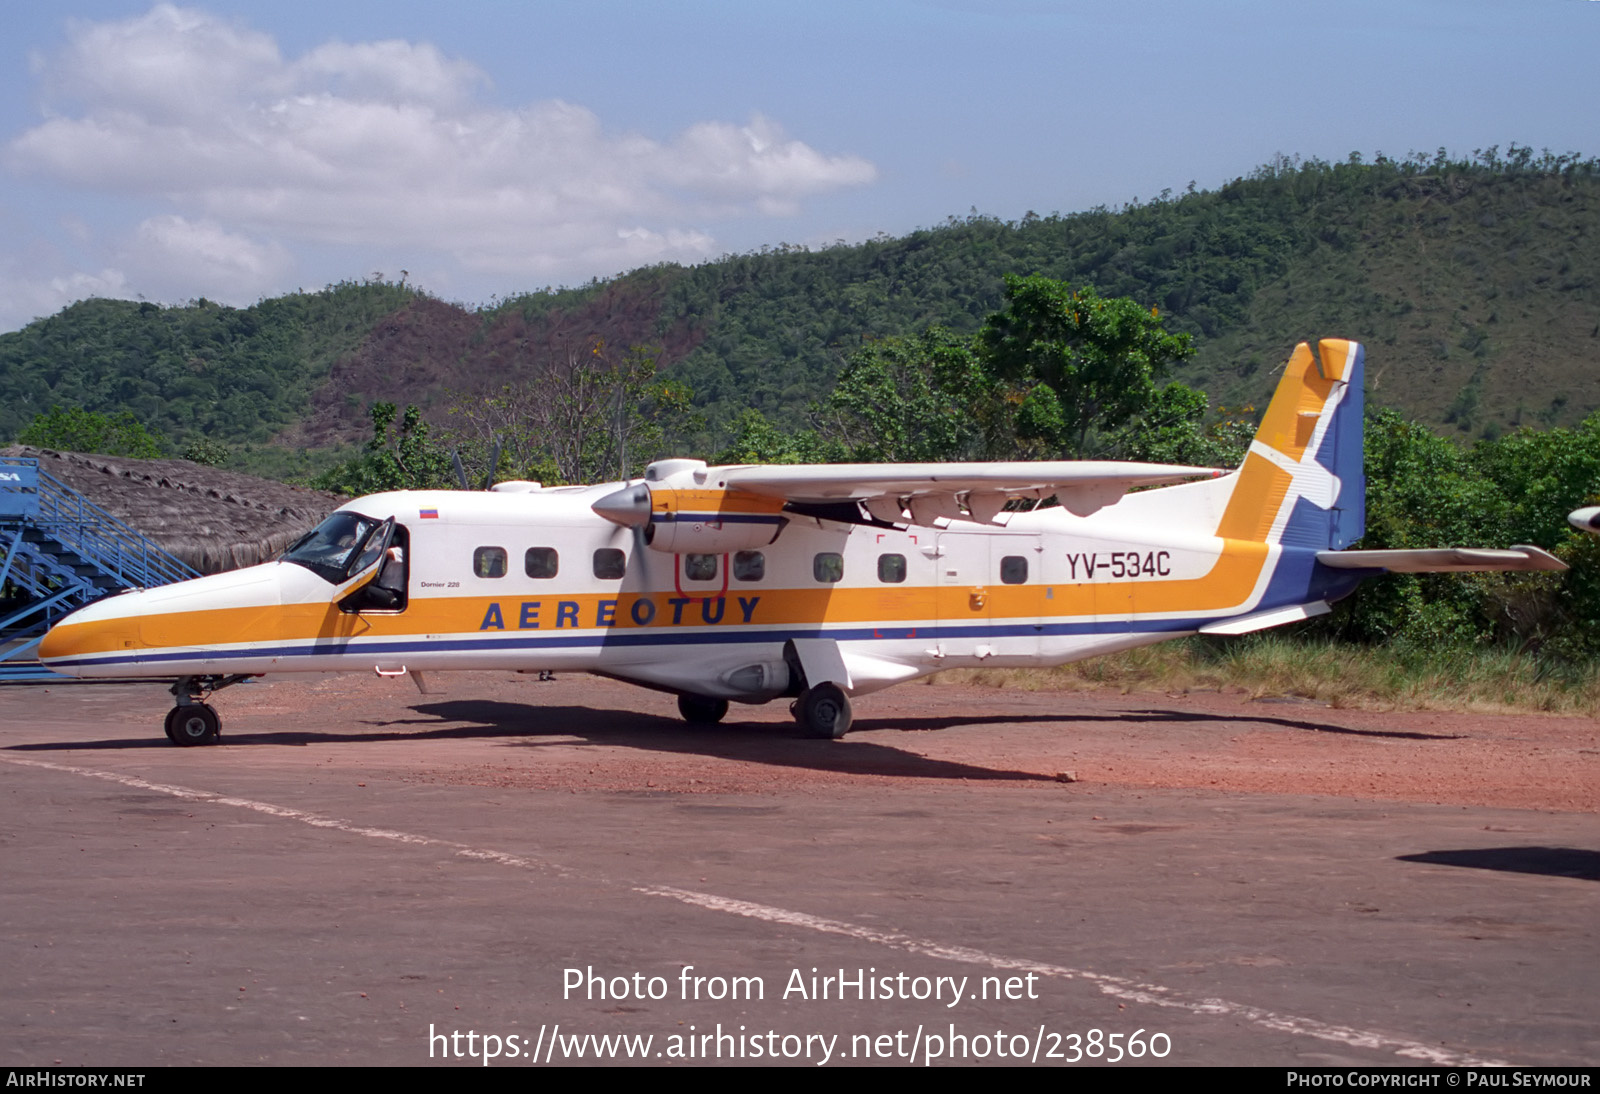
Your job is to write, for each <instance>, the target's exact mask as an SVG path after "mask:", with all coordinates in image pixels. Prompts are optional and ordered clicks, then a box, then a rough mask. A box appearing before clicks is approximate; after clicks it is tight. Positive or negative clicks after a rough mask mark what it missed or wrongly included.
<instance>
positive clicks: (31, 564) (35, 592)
mask: <svg viewBox="0 0 1600 1094" xmlns="http://www.w3.org/2000/svg"><path fill="white" fill-rule="evenodd" d="M199 576H200V575H199V573H198V572H196V571H195V570H193V569H191V568H190V567H189V566H186V565H185V564H184V563H182V562H179V561H178V560H177V559H176V558H174V557H172V555H170V554H168V553H167V552H166V551H163V550H162V549H161V548H160V547H158V546H156V545H155V544H154V543H152V542H151V541H150V540H149V539H147V538H146V537H145V536H143V535H142V534H140V533H139V532H138V531H136V530H135V529H133V528H131V527H129V526H128V525H126V524H124V523H123V522H122V521H120V520H118V519H117V518H116V517H114V516H112V515H111V514H110V513H107V512H106V511H105V510H104V509H101V508H100V507H99V506H97V505H95V504H94V503H93V502H91V501H89V499H88V498H85V497H84V496H83V495H82V494H79V493H78V492H77V491H75V490H73V489H72V488H71V487H69V486H67V485H65V484H64V483H62V482H61V481H60V480H58V479H56V478H54V477H53V476H51V475H49V474H48V473H46V472H45V471H43V470H41V469H40V467H39V461H38V460H36V459H29V458H26V457H14V456H0V683H3V682H5V681H10V680H33V679H55V680H63V679H64V678H63V677H60V676H57V675H56V674H54V673H52V672H50V671H49V670H48V669H45V668H44V667H42V666H41V665H40V664H39V663H38V661H37V659H36V657H35V651H36V650H37V649H38V646H39V641H40V639H42V638H43V637H44V635H45V632H46V631H47V630H49V629H50V627H51V626H52V625H53V624H54V623H55V622H56V621H57V620H59V619H60V618H61V617H62V616H64V615H66V614H67V613H68V612H71V611H73V610H75V609H77V608H80V607H82V606H83V605H85V604H88V603H90V602H91V601H95V600H98V599H100V598H101V597H103V596H109V595H111V594H113V593H118V592H121V591H122V590H124V589H134V588H150V587H152V586H156V585H166V584H169V583H171V582H174V581H183V580H186V579H188V578H191V577H199Z"/></svg>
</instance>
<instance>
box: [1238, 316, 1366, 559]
mask: <svg viewBox="0 0 1600 1094" xmlns="http://www.w3.org/2000/svg"><path fill="white" fill-rule="evenodd" d="M1365 362H1366V351H1365V350H1364V349H1363V348H1362V346H1361V344H1360V343H1359V342H1352V341H1349V340H1348V339H1344V338H1323V339H1321V340H1319V341H1318V342H1317V343H1316V347H1315V349H1313V347H1312V345H1311V344H1309V343H1306V342H1302V343H1300V344H1299V345H1298V346H1296V347H1295V349H1294V353H1292V354H1291V355H1290V357H1289V362H1288V364H1287V365H1286V366H1285V367H1284V370H1283V376H1282V378H1281V379H1280V380H1279V381H1278V389H1277V391H1276V392H1274V393H1273V396H1272V402H1271V403H1270V404H1268V406H1267V412H1266V415H1265V416H1264V417H1263V418H1262V419H1261V427H1260V428H1259V429H1258V430H1257V431H1256V436H1255V440H1254V441H1253V442H1252V443H1251V445H1250V451H1249V453H1248V454H1247V455H1246V456H1245V460H1244V464H1243V465H1242V466H1241V467H1240V468H1239V476H1238V479H1237V481H1236V482H1235V484H1234V489H1233V493H1232V496H1231V497H1230V498H1229V500H1228V506H1227V508H1226V510H1225V511H1224V513H1223V517H1222V520H1221V522H1220V523H1219V524H1218V527H1217V535H1219V536H1222V537H1223V538H1226V539H1240V540H1254V541H1258V542H1269V543H1283V544H1286V545H1290V546H1296V547H1307V548H1313V549H1317V550H1323V549H1327V548H1334V549H1338V548H1343V547H1347V546H1349V545H1350V544H1351V543H1354V542H1355V541H1356V540H1358V539H1360V538H1361V536H1362V534H1363V533H1364V531H1365V530H1366V477H1365V475H1364V474H1363V472H1362V443H1361V442H1362V427H1363V423H1362V407H1363V399H1362V383H1363V378H1364V375H1365Z"/></svg>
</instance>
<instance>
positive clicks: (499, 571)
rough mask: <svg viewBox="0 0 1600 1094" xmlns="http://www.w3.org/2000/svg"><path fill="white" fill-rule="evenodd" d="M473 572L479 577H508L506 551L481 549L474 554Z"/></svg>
mask: <svg viewBox="0 0 1600 1094" xmlns="http://www.w3.org/2000/svg"><path fill="white" fill-rule="evenodd" d="M472 572H473V573H474V574H476V575H477V576H479V577H505V576H506V549H505V548H504V547H479V548H478V549H477V550H476V551H473V552H472Z"/></svg>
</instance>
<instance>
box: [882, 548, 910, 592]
mask: <svg viewBox="0 0 1600 1094" xmlns="http://www.w3.org/2000/svg"><path fill="white" fill-rule="evenodd" d="M905 579H906V556H905V555H879V556H878V580H879V581H887V582H889V583H891V584H894V585H898V584H900V582H902V581H904V580H905Z"/></svg>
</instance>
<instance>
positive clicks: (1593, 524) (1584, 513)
mask: <svg viewBox="0 0 1600 1094" xmlns="http://www.w3.org/2000/svg"><path fill="white" fill-rule="evenodd" d="M1567 523H1568V524H1570V525H1572V526H1573V527H1574V528H1576V529H1577V530H1578V531H1580V532H1588V533H1589V534H1590V535H1591V536H1600V505H1586V506H1584V507H1583V508H1582V509H1574V510H1573V511H1572V512H1570V513H1568V514H1567Z"/></svg>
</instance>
